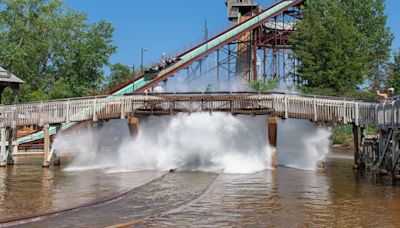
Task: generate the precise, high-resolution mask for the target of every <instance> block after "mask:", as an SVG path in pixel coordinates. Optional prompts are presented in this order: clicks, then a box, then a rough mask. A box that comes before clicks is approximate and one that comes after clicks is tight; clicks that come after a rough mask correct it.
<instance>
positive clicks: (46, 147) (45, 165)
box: [43, 124, 50, 168]
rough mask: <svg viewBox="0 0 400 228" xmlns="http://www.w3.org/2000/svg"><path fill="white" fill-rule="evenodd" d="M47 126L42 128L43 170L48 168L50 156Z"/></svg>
mask: <svg viewBox="0 0 400 228" xmlns="http://www.w3.org/2000/svg"><path fill="white" fill-rule="evenodd" d="M49 128H50V126H49V124H45V125H44V126H43V132H44V148H43V152H44V153H43V168H48V167H49V166H50V163H49V159H48V158H49V155H50V132H49Z"/></svg>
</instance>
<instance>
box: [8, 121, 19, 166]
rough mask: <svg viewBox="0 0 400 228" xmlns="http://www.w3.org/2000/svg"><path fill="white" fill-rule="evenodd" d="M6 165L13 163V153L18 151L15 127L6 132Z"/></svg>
mask: <svg viewBox="0 0 400 228" xmlns="http://www.w3.org/2000/svg"><path fill="white" fill-rule="evenodd" d="M8 135H9V137H8V145H7V150H8V156H7V165H14V159H13V153H18V141H17V129H16V128H11V129H10V130H9V132H8Z"/></svg>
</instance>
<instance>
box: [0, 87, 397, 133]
mask: <svg viewBox="0 0 400 228" xmlns="http://www.w3.org/2000/svg"><path fill="white" fill-rule="evenodd" d="M393 107H395V106H388V105H381V104H379V103H374V102H365V101H355V100H346V99H341V98H332V97H317V96H302V95H295V94H280V93H265V94H264V93H218V94H203V93H198V94H149V95H145V94H136V95H128V96H123V97H116V96H102V97H84V98H77V99H68V100H53V101H47V102H40V103H27V104H18V105H8V106H0V127H3V128H15V127H18V126H27V125H37V126H44V125H46V124H59V123H70V122H81V121H87V120H92V121H97V120H108V119H124V118H126V117H127V116H134V115H174V114H177V113H182V112H185V113H192V112H210V113H212V112H229V113H232V114H244V115H266V114H269V115H274V116H278V117H282V118H296V119H308V120H312V121H315V122H319V121H321V122H333V123H338V124H347V123H354V124H356V125H362V124H378V123H379V124H383V123H387V120H390V119H391V118H392V117H391V111H388V110H391V109H392V108H393ZM396 107H397V108H398V106H396Z"/></svg>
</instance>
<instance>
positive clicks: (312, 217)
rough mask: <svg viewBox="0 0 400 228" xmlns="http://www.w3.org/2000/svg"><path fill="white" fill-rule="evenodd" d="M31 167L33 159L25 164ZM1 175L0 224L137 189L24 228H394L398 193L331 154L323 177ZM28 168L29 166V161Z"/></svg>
mask: <svg viewBox="0 0 400 228" xmlns="http://www.w3.org/2000/svg"><path fill="white" fill-rule="evenodd" d="M29 159H31V158H29ZM19 162H22V163H23V164H20V165H17V166H14V167H10V168H8V169H6V170H0V218H6V217H14V216H22V215H28V214H32V213H38V212H44V211H50V210H54V209H60V208H65V207H70V206H73V205H76V204H80V203H82V202H89V201H92V200H94V199H96V198H98V197H104V196H107V195H110V194H114V193H116V192H123V191H125V190H127V189H131V188H133V187H136V186H139V185H142V184H143V183H145V182H149V181H150V180H153V179H154V178H156V177H159V178H157V179H154V180H153V181H150V182H149V183H147V184H145V185H142V186H141V187H139V188H137V189H135V190H133V191H131V192H130V193H129V194H127V195H125V196H124V197H123V198H121V199H120V200H117V201H113V202H110V203H107V204H103V205H98V206H95V207H90V208H85V209H82V210H78V211H75V212H71V213H68V214H63V215H60V216H56V217H53V218H49V219H46V220H43V221H39V222H38V223H34V224H33V223H30V224H26V225H25V226H28V227H44V226H47V227H54V226H57V227H71V226H74V227H104V226H108V225H115V224H118V223H128V224H137V222H140V223H141V224H142V225H145V226H156V227H159V226H182V227H189V226H191V227H193V226H198V227H204V226H249V227H252V226H273V227H289V226H295V227H321V226H329V227H332V226H334V227H359V226H362V227H364V226H367V227H398V224H400V186H397V185H396V183H393V182H392V181H391V180H389V179H385V178H376V177H374V176H372V175H368V174H365V173H356V172H353V170H352V169H351V167H352V159H351V156H349V155H347V154H344V153H342V154H341V153H335V154H331V155H330V157H329V158H328V160H327V166H326V169H325V170H318V171H304V170H296V169H290V168H285V167H278V168H277V169H276V170H266V171H263V172H258V173H256V174H251V175H227V174H220V175H217V174H214V173H205V172H177V173H170V174H166V175H165V176H162V177H160V176H161V175H162V173H159V172H134V173H120V174H104V173H103V172H101V171H81V172H64V171H62V170H60V169H51V170H49V171H43V170H42V169H41V168H40V159H38V160H37V161H36V164H31V163H28V160H27V159H23V160H21V161H19ZM29 162H30V161H29Z"/></svg>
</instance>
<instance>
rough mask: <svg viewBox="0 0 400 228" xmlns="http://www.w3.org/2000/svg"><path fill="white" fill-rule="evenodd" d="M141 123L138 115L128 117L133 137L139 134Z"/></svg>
mask: <svg viewBox="0 0 400 228" xmlns="http://www.w3.org/2000/svg"><path fill="white" fill-rule="evenodd" d="M139 124H140V120H139V118H137V117H129V118H128V128H129V133H130V134H131V137H132V138H136V137H137V135H138V134H139Z"/></svg>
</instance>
